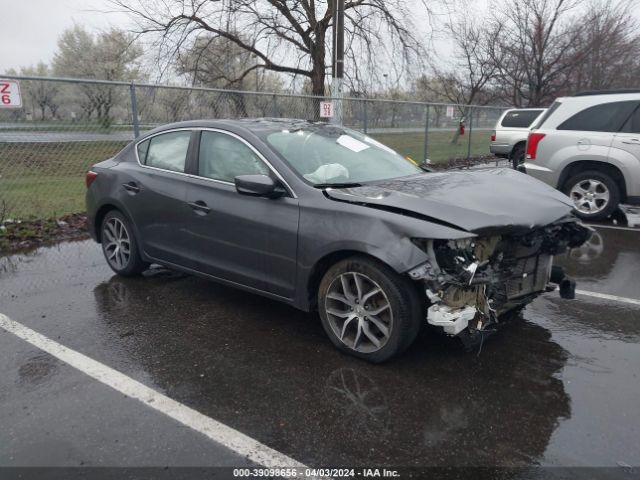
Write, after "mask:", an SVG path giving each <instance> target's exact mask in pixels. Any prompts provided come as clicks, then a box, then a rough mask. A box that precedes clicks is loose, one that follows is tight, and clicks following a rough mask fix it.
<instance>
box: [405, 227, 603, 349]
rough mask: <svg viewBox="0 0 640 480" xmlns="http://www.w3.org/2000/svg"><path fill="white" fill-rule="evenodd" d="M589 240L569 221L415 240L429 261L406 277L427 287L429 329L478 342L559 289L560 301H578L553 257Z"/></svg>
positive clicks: (586, 231)
mask: <svg viewBox="0 0 640 480" xmlns="http://www.w3.org/2000/svg"><path fill="white" fill-rule="evenodd" d="M590 235H591V229H589V228H587V227H584V226H583V225H581V224H580V223H578V222H577V221H576V220H575V219H573V218H569V219H563V220H562V221H559V222H556V223H554V224H551V225H548V226H546V227H543V228H538V229H533V230H531V231H528V232H526V233H520V234H495V235H491V236H486V237H472V238H467V239H463V240H450V241H441V240H424V239H415V240H414V243H416V244H417V245H418V246H420V248H422V249H423V250H424V251H425V252H426V253H427V254H428V256H429V260H428V261H427V262H425V263H423V264H421V265H419V266H418V267H416V268H414V269H412V270H411V271H409V272H408V273H409V276H410V278H412V279H413V280H414V281H417V282H420V283H422V285H423V287H424V291H425V293H426V296H427V299H428V301H429V303H430V306H429V308H428V309H427V322H428V323H429V324H431V325H433V326H436V327H440V328H442V329H443V331H444V332H445V333H447V334H448V335H461V334H463V335H464V336H466V337H469V336H474V335H475V334H477V333H479V332H483V331H486V330H487V328H488V327H489V326H491V325H493V324H496V323H498V318H499V317H500V316H501V315H503V314H504V313H506V312H509V311H512V310H515V309H518V308H521V307H523V306H525V305H527V304H528V303H530V302H531V301H532V300H533V299H534V298H536V297H537V296H538V295H540V294H541V293H544V292H548V291H552V290H555V289H556V287H557V286H559V287H560V296H561V297H562V298H574V295H575V281H573V279H571V278H570V277H568V276H567V275H566V274H565V272H564V270H563V269H562V268H561V267H557V266H553V265H552V264H553V257H554V255H558V254H561V253H564V252H565V251H567V250H568V249H570V248H574V247H578V246H580V245H582V244H583V243H584V242H585V241H586V240H588V238H589V237H590ZM461 336H462V335H461Z"/></svg>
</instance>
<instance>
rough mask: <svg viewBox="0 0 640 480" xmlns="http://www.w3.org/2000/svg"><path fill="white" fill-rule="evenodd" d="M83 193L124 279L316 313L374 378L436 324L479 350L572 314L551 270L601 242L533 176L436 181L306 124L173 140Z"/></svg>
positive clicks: (98, 172)
mask: <svg viewBox="0 0 640 480" xmlns="http://www.w3.org/2000/svg"><path fill="white" fill-rule="evenodd" d="M86 183H87V187H88V188H87V197H86V198H87V211H88V216H89V223H90V227H89V228H90V230H91V235H92V236H93V238H94V239H95V240H96V241H98V242H100V243H101V244H102V249H103V251H104V255H105V258H106V260H107V263H108V264H109V266H110V267H111V268H112V269H113V270H114V271H115V272H116V273H118V274H120V275H137V274H140V273H141V272H143V271H144V270H145V269H146V268H147V267H148V266H149V264H151V263H155V264H160V265H163V266H166V267H168V268H171V269H176V270H180V271H183V272H187V273H191V274H195V275H200V276H202V277H205V278H209V279H212V280H216V281H219V282H223V283H225V284H228V285H232V286H235V287H238V288H242V289H245V290H248V291H250V292H254V293H258V294H261V295H265V296H268V297H271V298H273V299H275V300H279V301H283V302H286V303H289V304H291V305H293V306H295V307H297V308H300V309H302V310H305V311H313V310H317V311H318V312H319V314H320V318H321V321H322V325H323V327H324V329H325V331H326V332H327V334H328V336H329V338H330V339H331V341H332V342H333V343H334V344H335V345H336V346H337V347H338V348H340V349H342V350H343V351H345V352H348V353H350V354H352V355H356V356H358V357H361V358H364V359H367V360H370V361H373V362H382V361H384V360H387V359H388V358H390V357H392V356H393V355H396V354H398V353H399V352H401V351H402V350H404V349H405V348H407V347H408V346H409V345H410V344H411V343H412V342H413V340H414V339H415V337H416V335H417V333H418V331H419V329H420V327H421V326H422V325H423V324H431V325H433V326H435V327H437V328H440V329H441V330H443V331H444V332H445V333H446V334H448V335H453V336H459V337H460V338H461V339H462V340H463V341H465V342H467V343H469V344H472V343H473V342H474V339H479V338H482V337H483V336H484V334H485V333H487V332H488V331H493V330H495V327H494V325H495V324H496V323H497V322H498V320H499V318H500V316H501V315H503V314H504V313H506V312H509V311H512V310H517V309H519V308H522V307H523V306H525V305H526V304H527V303H529V302H531V301H532V300H533V298H535V297H536V296H538V295H539V294H541V293H542V292H545V291H550V290H552V289H553V288H555V287H556V286H557V285H559V286H560V294H561V295H562V296H563V297H566V298H571V297H572V296H573V290H574V289H575V284H574V283H573V281H572V280H571V279H570V278H569V277H567V276H566V275H564V272H563V271H562V270H561V269H560V268H558V267H553V266H552V262H553V256H554V255H557V254H559V253H563V252H565V251H566V250H567V249H569V248H573V247H577V246H579V245H581V244H582V243H584V242H585V241H586V240H587V239H588V238H589V236H590V233H591V232H590V230H589V229H588V228H586V227H584V226H582V225H581V224H580V223H579V222H578V221H577V220H576V219H575V218H574V217H573V215H572V213H571V210H572V208H573V202H572V201H571V200H570V199H569V198H568V197H566V196H565V195H563V194H562V193H560V192H558V191H556V190H555V189H553V188H551V187H549V186H547V185H545V184H543V183H541V182H539V181H537V180H535V179H532V178H530V177H528V176H527V175H523V174H521V173H519V172H516V171H513V170H510V169H486V170H476V171H469V170H459V171H452V172H443V173H435V172H430V171H425V170H424V169H422V168H420V167H418V166H417V165H415V164H414V163H413V162H411V161H409V160H408V159H405V158H403V157H402V156H401V155H399V154H398V153H396V152H394V151H393V150H392V149H390V148H388V147H386V146H385V145H382V144H381V143H379V142H377V141H375V140H374V139H372V138H369V137H368V136H366V135H363V134H361V133H358V132H355V131H352V130H349V129H346V128H342V127H338V126H333V125H327V124H324V123H315V122H308V121H303V120H290V119H245V120H233V121H232V120H225V121H222V120H221V121H206V120H203V121H189V122H181V123H174V124H171V125H166V126H163V127H160V128H157V129H155V130H153V131H151V132H149V133H147V134H145V135H144V136H142V137H140V138H138V139H137V140H135V141H134V142H132V143H131V144H130V145H128V146H127V147H125V148H124V149H123V150H122V151H121V152H120V153H119V154H118V155H116V156H115V157H114V158H111V159H109V160H106V161H104V162H101V163H98V164H96V165H94V166H93V167H92V168H91V170H90V171H89V172H88V173H87V177H86ZM516 199H517V200H516ZM184 321H187V319H184Z"/></svg>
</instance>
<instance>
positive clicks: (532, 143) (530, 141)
mask: <svg viewBox="0 0 640 480" xmlns="http://www.w3.org/2000/svg"><path fill="white" fill-rule="evenodd" d="M544 136H545V135H544V133H530V134H529V138H527V160H535V159H536V153H538V144H539V143H540V141H541V140H542V139H543V138H544Z"/></svg>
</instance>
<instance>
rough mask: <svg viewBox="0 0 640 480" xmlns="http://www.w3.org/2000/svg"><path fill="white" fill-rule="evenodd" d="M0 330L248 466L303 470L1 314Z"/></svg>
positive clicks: (282, 456)
mask: <svg viewBox="0 0 640 480" xmlns="http://www.w3.org/2000/svg"><path fill="white" fill-rule="evenodd" d="M0 328H3V329H4V330H6V331H7V332H9V333H12V334H14V335H15V336H17V337H19V338H21V339H22V340H24V341H26V342H28V343H30V344H31V345H33V346H34V347H36V348H39V349H40V350H43V351H45V352H47V353H48V354H50V355H53V356H54V357H56V358H58V359H59V360H62V361H63V362H65V363H67V364H69V365H71V366H72V367H73V368H76V369H78V370H80V371H81V372H82V373H85V374H86V375H89V376H90V377H92V378H94V379H96V380H97V381H99V382H101V383H103V384H105V385H107V386H109V387H111V388H113V389H114V390H117V391H118V392H120V393H122V394H124V395H126V396H128V397H131V398H135V399H136V400H139V401H141V402H142V403H144V404H145V405H146V406H148V407H150V408H153V409H154V410H157V411H158V412H160V413H163V414H165V415H166V416H168V417H170V418H172V419H174V420H176V421H178V422H180V423H181V424H183V425H185V426H187V427H189V428H191V429H192V430H195V431H196V432H199V433H201V434H203V435H205V436H206V437H208V438H210V439H211V440H213V441H214V442H217V443H219V444H221V445H223V446H225V447H226V448H228V449H230V450H233V451H234V452H236V453H238V454H239V455H242V456H244V457H245V458H247V459H249V460H250V461H252V462H255V463H258V464H260V465H264V466H265V467H267V468H278V467H289V468H298V469H304V468H307V467H306V466H305V465H303V464H301V463H299V462H297V461H296V460H294V459H292V458H290V457H288V456H287V455H285V454H283V453H280V452H278V451H276V450H273V449H271V448H269V447H267V446H266V445H264V444H262V443H260V442H258V441H257V440H254V439H253V438H251V437H248V436H247V435H245V434H243V433H240V432H238V431H237V430H234V429H233V428H231V427H228V426H226V425H224V424H222V423H220V422H218V421H216V420H214V419H212V418H210V417H207V416H206V415H203V414H201V413H199V412H197V411H196V410H194V409H192V408H189V407H187V406H186V405H183V404H181V403H179V402H176V401H175V400H172V399H170V398H169V397H167V396H166V395H163V394H161V393H158V392H156V391H155V390H153V389H151V388H149V387H147V386H146V385H143V384H142V383H140V382H138V381H136V380H134V379H132V378H130V377H127V376H126V375H124V374H122V373H120V372H118V371H117V370H114V369H113V368H110V367H107V366H106V365H103V364H102V363H100V362H97V361H96V360H93V359H92V358H89V357H87V356H86V355H83V354H82V353H80V352H76V351H75V350H72V349H70V348H67V347H65V346H64V345H61V344H59V343H57V342H55V341H53V340H51V339H50V338H47V337H45V336H44V335H42V334H40V333H38V332H36V331H34V330H31V329H30V328H28V327H25V326H24V325H22V324H21V323H18V322H16V321H14V320H11V319H10V318H9V317H7V316H6V315H3V314H2V313H0Z"/></svg>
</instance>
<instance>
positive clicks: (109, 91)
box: [53, 25, 142, 127]
mask: <svg viewBox="0 0 640 480" xmlns="http://www.w3.org/2000/svg"><path fill="white" fill-rule="evenodd" d="M141 55H142V50H141V48H140V47H139V46H138V45H137V44H136V43H135V42H134V39H133V37H132V36H131V35H129V34H127V33H125V32H123V31H120V30H116V29H112V30H109V31H107V32H104V33H100V34H98V35H95V36H94V35H92V34H91V33H89V32H87V31H86V30H85V29H83V28H82V27H79V26H77V25H76V26H74V27H73V28H71V29H68V30H66V31H65V32H64V33H63V34H62V36H61V37H60V39H59V41H58V51H57V52H56V54H55V56H54V59H53V70H54V72H55V73H56V74H57V75H62V76H70V77H80V78H95V79H100V80H135V79H136V78H138V77H139V74H140V68H139V65H138V62H137V61H138V59H139V58H140V56H141ZM80 88H81V90H82V93H83V94H84V96H85V99H86V101H84V102H82V104H81V108H82V109H83V110H84V112H85V114H86V115H87V116H88V117H90V116H91V114H92V113H93V112H96V115H97V117H98V121H99V122H100V124H101V125H102V126H104V127H109V126H110V124H111V109H112V108H113V106H114V104H115V103H116V102H117V100H118V98H119V95H120V94H121V92H122V89H121V88H120V89H118V88H117V87H114V86H112V85H88V84H86V85H81V86H80Z"/></svg>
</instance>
